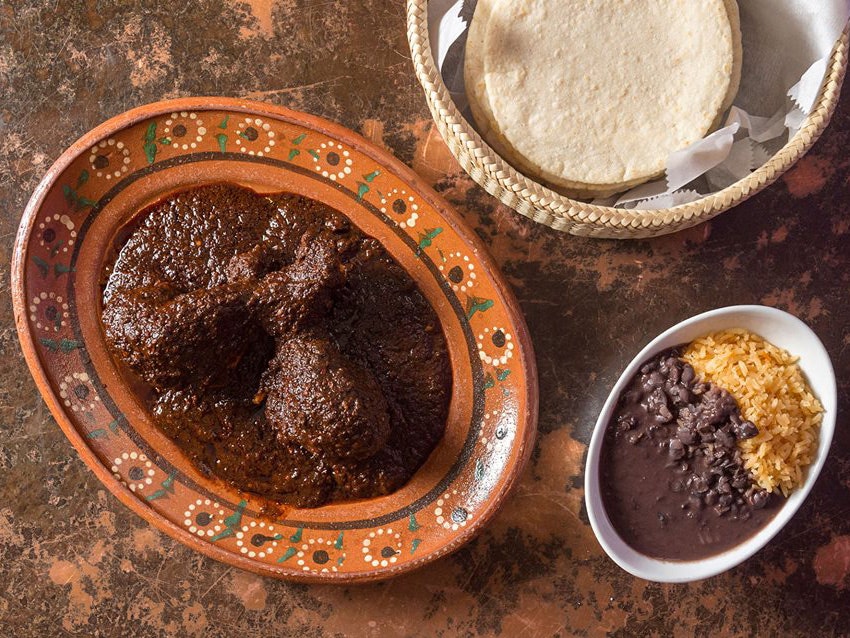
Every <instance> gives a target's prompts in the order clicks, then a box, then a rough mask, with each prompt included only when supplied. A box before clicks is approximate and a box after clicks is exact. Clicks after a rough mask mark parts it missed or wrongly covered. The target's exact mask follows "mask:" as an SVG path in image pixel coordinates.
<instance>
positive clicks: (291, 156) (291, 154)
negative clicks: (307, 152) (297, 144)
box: [289, 148, 301, 161]
mask: <svg viewBox="0 0 850 638" xmlns="http://www.w3.org/2000/svg"><path fill="white" fill-rule="evenodd" d="M298 155H301V151H299V150H298V149H297V148H293V149H292V150H291V151H289V160H290V161H292V160H294V159H295V158H296V157H297V156H298Z"/></svg>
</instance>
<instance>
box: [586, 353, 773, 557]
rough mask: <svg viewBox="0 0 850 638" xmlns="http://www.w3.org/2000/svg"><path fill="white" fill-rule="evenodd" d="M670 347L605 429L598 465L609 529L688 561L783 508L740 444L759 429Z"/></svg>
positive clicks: (747, 532)
mask: <svg viewBox="0 0 850 638" xmlns="http://www.w3.org/2000/svg"><path fill="white" fill-rule="evenodd" d="M678 355H679V349H678V348H673V349H670V350H666V351H664V352H662V353H661V354H659V355H657V356H656V357H654V358H653V359H651V360H650V361H648V362H647V363H645V364H644V365H643V366H641V368H640V371H639V373H638V374H637V375H635V377H634V378H633V379H632V381H631V383H630V384H629V386H628V387H627V388H626V390H625V391H624V392H623V393H622V395H621V396H620V399H619V403H618V406H617V410H616V412H615V414H614V416H613V417H612V419H611V421H610V423H609V424H608V427H607V429H606V432H605V441H604V444H603V448H602V456H601V463H600V470H599V474H600V476H599V478H600V484H601V492H602V500H603V503H604V504H605V509H606V512H607V514H608V517H609V519H610V520H611V523H612V524H613V526H614V528H615V529H616V530H617V532H618V533H619V534H620V536H621V537H622V538H623V540H624V541H625V542H626V543H628V544H629V545H631V546H632V547H633V548H634V549H635V550H637V551H639V552H642V553H644V554H647V555H649V556H655V557H658V558H666V559H680V560H692V559H697V558H703V557H706V556H710V555H713V554H716V553H719V552H721V551H724V550H726V549H729V548H730V547H733V546H735V545H737V544H739V543H740V542H742V541H743V540H745V539H746V538H748V537H749V536H751V535H752V534H754V533H755V532H756V531H758V529H760V528H761V527H762V526H764V525H765V524H766V523H767V522H768V521H769V520H770V519H771V518H772V517H773V516H774V514H775V513H776V511H777V510H778V509H779V507H780V506H781V501H782V499H780V498H779V497H773V496H772V495H771V494H770V493H768V492H767V491H765V490H764V489H762V488H761V487H759V486H758V485H757V484H756V483H755V482H754V481H753V479H752V476H751V474H750V473H749V471H748V470H746V469H745V468H744V463H743V459H742V457H741V452H740V451H739V449H738V446H737V441H738V440H741V439H747V438H751V437H753V436H756V434H758V429H757V428H756V426H755V425H754V424H753V423H751V422H750V421H747V420H746V419H744V418H743V416H742V415H741V413H740V410H739V409H738V405H737V403H736V402H735V399H734V398H733V397H732V396H731V395H730V394H729V393H728V392H727V391H726V390H724V389H722V388H720V387H718V386H716V385H714V384H712V383H704V382H702V381H701V380H700V379H699V378H698V377H697V375H696V374H695V372H694V369H693V368H692V367H691V366H690V365H689V364H687V363H685V362H684V361H682V360H681V359H680V358H679V356H678Z"/></svg>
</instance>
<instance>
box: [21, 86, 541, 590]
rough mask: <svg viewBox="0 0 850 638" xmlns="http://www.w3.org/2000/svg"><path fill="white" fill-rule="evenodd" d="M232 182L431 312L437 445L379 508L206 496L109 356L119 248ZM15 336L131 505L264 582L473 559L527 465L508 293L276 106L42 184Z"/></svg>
mask: <svg viewBox="0 0 850 638" xmlns="http://www.w3.org/2000/svg"><path fill="white" fill-rule="evenodd" d="M219 181H230V182H236V183H239V184H242V185H244V186H247V187H250V188H253V189H254V190H256V191H258V192H280V191H291V192H295V193H299V194H302V195H306V196H309V197H312V198H314V199H317V200H321V201H323V202H326V203H328V204H330V205H331V206H333V207H334V208H336V209H338V210H340V211H342V212H343V213H344V214H345V215H347V216H348V217H349V218H350V219H351V220H352V221H353V222H354V223H355V224H356V225H357V226H359V227H360V228H361V229H362V230H363V231H364V232H366V233H367V234H369V235H372V236H373V237H376V238H378V239H379V240H380V241H381V242H382V243H383V244H384V245H385V246H386V248H387V249H388V250H389V252H390V253H391V254H392V255H393V256H394V257H395V259H396V260H397V261H398V262H399V263H400V264H401V265H402V266H403V267H404V268H405V269H406V270H407V271H408V272H409V273H411V275H412V276H413V277H414V279H416V281H417V282H418V284H419V286H420V288H421V289H422V291H423V293H424V294H425V296H426V297H427V298H428V300H429V301H430V303H431V304H432V305H433V307H434V308H435V310H436V311H437V313H438V315H439V317H440V320H441V322H442V325H443V330H444V332H445V334H446V338H447V342H448V346H449V355H450V359H451V362H452V369H453V374H454V385H453V392H452V399H451V407H450V414H449V421H448V424H447V427H446V434H445V436H444V438H443V440H442V441H441V442H440V443H439V444H438V446H437V448H436V449H435V450H434V452H433V453H432V454H431V456H430V457H429V458H428V460H427V461H426V463H425V464H424V465H423V467H422V468H420V470H419V471H418V472H417V473H416V475H415V476H414V477H413V479H411V481H410V482H409V483H408V484H407V485H406V486H404V487H403V488H402V489H400V490H399V491H397V492H395V493H393V494H391V495H388V496H385V497H380V498H375V499H369V500H363V501H355V502H348V503H342V504H335V505H329V506H325V507H320V508H317V509H294V508H292V509H288V510H284V511H283V512H280V513H277V514H275V515H274V516H272V517H270V516H268V515H265V514H263V502H262V501H261V500H260V499H257V498H255V497H252V496H251V495H250V494H244V493H240V492H237V491H236V490H234V489H233V488H231V487H229V486H227V485H225V484H223V483H221V482H217V481H215V480H213V479H210V478H208V477H205V476H204V475H202V474H201V473H199V472H198V471H197V470H196V469H195V467H194V466H193V465H192V464H191V463H190V462H188V460H187V459H186V458H185V457H184V456H183V455H182V453H181V452H180V451H179V449H178V448H177V447H176V446H175V445H174V444H173V443H172V442H171V441H170V440H169V439H168V438H167V437H165V436H164V435H163V434H162V433H161V432H160V431H159V430H158V429H157V428H156V427H155V426H154V425H153V424H152V422H151V420H150V418H149V416H148V414H147V412H146V410H145V408H144V406H143V404H142V402H141V400H140V399H139V398H137V397H136V396H135V395H134V394H133V392H132V391H131V390H130V388H129V387H128V385H127V383H126V382H125V381H124V380H123V378H122V376H121V373H120V371H119V370H118V369H117V367H116V365H115V363H114V362H113V360H112V359H111V358H110V356H109V355H108V353H107V350H106V346H105V342H104V338H103V330H102V327H101V322H100V312H101V285H102V282H103V272H104V267H105V265H106V260H107V259H108V255H109V254H110V251H112V250H113V246H114V245H115V243H116V242H117V241H118V239H119V238H120V237H121V230H122V228H123V227H125V226H126V225H127V224H128V222H129V221H130V220H131V219H132V218H133V217H134V216H135V215H136V214H137V213H138V211H139V210H140V209H142V208H143V207H145V206H146V205H148V204H150V203H152V202H154V201H156V200H158V199H160V198H162V197H163V196H164V195H166V194H168V193H169V192H173V191H175V190H180V189H184V188H188V187H191V186H196V185H198V184H203V183H211V182H219ZM12 276H13V294H14V307H15V320H16V323H17V328H18V334H19V336H20V339H21V343H22V345H23V350H24V354H25V356H26V359H27V362H28V364H29V366H30V369H31V371H32V373H33V376H34V377H35V380H36V383H37V384H38V387H39V389H40V391H41V393H42V395H43V396H44V399H45V400H46V402H47V404H48V406H49V407H50V410H51V412H52V413H53V415H54V416H55V417H56V420H57V421H58V422H59V425H60V426H61V427H62V429H63V430H64V432H65V434H66V435H67V436H68V438H69V439H70V440H71V442H72V443H73V444H74V446H75V447H76V448H77V450H78V451H79V453H80V455H81V456H82V458H83V460H84V461H85V462H86V463H87V464H88V465H89V467H91V469H92V470H94V472H95V474H97V476H98V478H100V480H101V481H103V483H104V484H105V485H106V486H107V487H108V488H109V489H110V490H111V491H112V492H113V493H114V494H115V495H116V496H118V498H120V499H121V500H122V501H123V502H124V503H125V504H126V505H128V506H129V507H130V508H131V509H133V510H134V511H135V512H137V513H138V514H140V515H141V516H143V517H144V518H145V519H146V520H147V521H149V522H150V523H153V524H154V525H155V526H156V527H158V528H159V529H161V530H162V531H164V532H166V533H167V534H169V535H171V536H172V537H174V538H175V539H177V540H179V541H181V542H182V543H185V544H186V545H189V546H190V547H193V548H194V549H197V550H199V551H201V552H203V553H205V554H207V555H209V556H211V557H213V558H216V559H218V560H222V561H225V562H227V563H230V564H232V565H235V566H237V567H241V568H244V569H249V570H252V571H255V572H258V573H262V574H268V575H272V576H277V577H283V578H295V579H302V580H343V581H350V580H360V579H371V578H380V577H386V576H390V575H393V574H396V573H399V572H403V571H406V570H409V569H412V568H414V567H417V566H419V565H422V564H424V563H426V562H428V561H430V560H433V559H435V558H437V557H439V556H442V555H444V554H446V553H448V552H450V551H452V550H454V549H456V548H457V547H459V546H460V545H461V544H462V543H464V542H465V541H467V540H468V539H469V538H470V537H471V536H472V535H473V534H474V533H475V532H476V531H477V530H478V529H479V528H480V527H481V526H482V525H483V524H484V523H485V522H486V521H487V520H488V519H489V518H490V517H491V516H492V515H493V513H494V512H495V511H496V510H497V508H498V507H499V505H500V504H501V503H502V501H503V500H504V498H505V496H506V494H507V492H508V490H509V489H510V487H511V486H512V484H513V483H514V482H515V480H516V478H517V476H518V474H519V472H520V471H521V469H522V467H523V466H524V464H525V462H526V460H527V458H528V456H529V453H530V451H531V448H532V443H533V440H534V435H535V430H536V418H537V382H536V373H535V369H534V356H533V353H532V350H531V345H530V342H529V338H528V335H527V332H526V328H525V325H524V323H523V320H522V317H521V315H520V313H519V312H518V310H517V306H516V302H515V301H514V299H513V297H512V296H511V294H510V292H509V290H508V287H507V286H506V285H505V283H504V282H503V281H502V279H501V277H500V275H499V273H498V271H497V269H496V267H495V266H494V264H493V262H492V261H491V260H490V258H489V257H488V256H487V255H486V253H485V250H484V248H483V247H482V245H481V243H480V242H479V241H478V240H477V238H476V237H475V235H474V233H473V232H472V231H471V230H470V229H468V228H467V227H466V226H465V225H464V223H463V222H462V220H461V219H460V218H459V216H458V215H457V214H456V213H455V212H453V211H452V210H451V209H450V208H449V207H448V205H447V204H446V203H445V202H444V201H443V200H442V199H440V198H439V197H438V196H437V195H436V193H434V191H433V190H431V189H430V188H429V187H427V186H426V185H425V184H423V183H422V182H421V180H420V179H418V178H417V177H416V175H415V174H414V173H413V172H411V171H410V170H409V169H408V168H407V167H405V166H404V165H402V164H401V163H400V162H399V161H397V160H396V159H394V158H393V157H391V156H390V155H388V154H387V153H386V152H384V151H382V150H380V149H378V148H376V147H375V146H372V145H371V144H370V143H368V142H367V141H366V140H364V139H362V138H360V137H359V136H357V135H355V134H354V133H352V132H351V131H348V130H346V129H344V128H342V127H340V126H337V125H334V124H332V123H330V122H327V121H324V120H321V119H319V118H316V117H311V116H308V115H304V114H301V113H296V112H293V111H289V110H287V109H283V108H279V107H275V106H272V105H268V104H259V103H250V102H245V101H241V100H235V99H226V98H189V99H181V100H173V101H167V102H160V103H157V104H152V105H149V106H145V107H142V108H138V109H135V110H133V111H129V112H127V113H125V114H123V115H120V116H118V117H115V118H113V119H111V120H109V121H108V122H106V123H104V124H102V125H101V126H99V127H97V128H96V129H94V130H93V131H91V132H90V133H88V134H87V135H85V136H84V137H83V138H82V139H80V140H79V141H77V142H76V143H75V144H74V145H73V146H72V147H71V148H70V149H68V150H67V151H66V152H65V153H64V154H63V155H62V156H61V157H60V158H59V160H58V161H57V162H56V163H55V164H54V165H53V167H52V168H51V169H50V170H49V171H48V173H47V175H46V176H45V178H44V179H43V180H42V182H41V184H40V185H39V186H38V188H37V189H36V191H35V193H34V194H33V196H32V199H31V200H30V202H29V204H28V206H27V209H26V212H25V213H24V217H23V220H22V222H21V227H20V230H19V233H18V237H17V243H16V247H15V253H14V259H13V264H12Z"/></svg>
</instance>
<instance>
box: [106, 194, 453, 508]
mask: <svg viewBox="0 0 850 638" xmlns="http://www.w3.org/2000/svg"><path fill="white" fill-rule="evenodd" d="M103 321H104V326H105V331H106V336H107V342H108V345H109V347H110V349H111V351H112V353H113V354H114V356H115V357H116V358H117V359H118V360H119V361H120V362H122V363H123V364H124V365H125V366H126V367H127V368H129V370H131V371H132V373H133V374H134V375H136V376H137V377H138V378H140V379H141V380H142V381H143V382H144V384H145V385H146V386H147V391H146V392H145V395H146V397H147V398H146V401H147V403H148V407H149V409H150V412H151V414H152V416H153V418H154V421H155V423H156V424H157V425H158V426H159V427H160V428H161V429H162V430H163V431H164V432H165V433H166V434H167V435H168V436H169V437H170V438H171V439H172V440H174V441H175V442H176V443H177V445H178V446H180V448H181V449H182V450H183V451H184V452H185V453H186V454H187V455H188V456H189V457H190V458H191V459H192V461H193V462H194V463H195V464H196V465H197V466H198V467H199V468H200V469H201V470H202V471H203V472H205V473H207V474H211V475H215V476H217V477H219V478H221V479H223V480H225V481H227V482H228V483H230V484H231V485H233V486H235V487H236V488H238V489H241V490H245V491H248V492H253V493H256V494H259V495H260V496H263V497H265V498H267V499H269V500H271V501H273V502H277V503H284V504H291V505H297V506H302V507H313V506H319V505H322V504H324V503H327V502H332V501H340V500H346V499H357V498H367V497H373V496H377V495H382V494H387V493H389V492H391V491H393V490H396V489H398V488H399V487H400V486H401V485H403V484H404V483H405V482H407V481H408V480H409V479H410V477H411V476H412V475H413V473H414V472H415V471H416V470H417V469H418V468H419V467H420V466H421V464H422V463H423V462H424V461H425V459H426V458H427V457H428V455H429V454H430V452H431V451H432V450H433V448H434V447H435V445H436V443H437V442H438V440H439V439H440V438H441V436H442V434H443V431H444V429H445V422H446V418H447V415H448V407H449V400H450V394H451V383H452V375H451V368H450V363H449V358H448V353H447V348H446V342H445V337H444V335H443V332H442V329H441V326H440V323H439V320H438V318H437V315H436V313H435V312H434V310H433V308H431V306H430V304H429V303H428V302H427V300H426V299H425V298H424V296H423V295H422V293H421V292H420V291H419V289H418V287H417V286H416V284H415V282H414V281H413V280H412V279H411V278H410V276H409V275H408V274H407V273H406V272H405V271H404V270H403V269H402V268H401V267H400V266H399V265H398V264H397V263H396V262H395V261H394V260H393V259H392V257H391V256H390V255H389V254H388V253H387V252H386V250H385V249H384V248H383V247H382V246H381V244H380V243H379V242H378V241H377V240H375V239H373V238H371V237H368V236H366V235H364V234H363V233H362V232H360V231H359V230H358V229H357V228H356V227H355V226H354V225H353V224H352V223H351V222H350V221H349V220H348V219H347V218H345V217H344V216H343V215H342V214H340V213H338V212H337V211H335V210H333V209H331V208H329V207H327V206H326V205H324V204H322V203H320V202H317V201H314V200H310V199H306V198H303V197H300V196H297V195H293V194H286V193H282V194H277V195H271V196H261V195H258V194H256V193H254V192H252V191H250V190H247V189H244V188H240V187H237V186H234V185H228V184H216V185H211V186H205V187H200V188H196V189H193V190H189V191H184V192H181V193H177V194H175V195H172V196H170V197H168V198H167V199H165V200H163V201H162V202H159V203H157V204H155V205H153V206H151V207H149V208H148V209H147V210H145V211H143V212H142V213H141V214H140V217H139V218H138V220H137V222H136V225H135V227H134V229H133V230H132V232H131V233H130V236H129V238H128V239H127V241H126V243H125V244H124V245H123V247H122V248H121V251H120V253H119V255H118V258H117V260H116V262H115V264H114V267H113V268H112V271H111V273H110V274H109V278H108V281H107V284H106V288H105V292H104V310H103Z"/></svg>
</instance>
